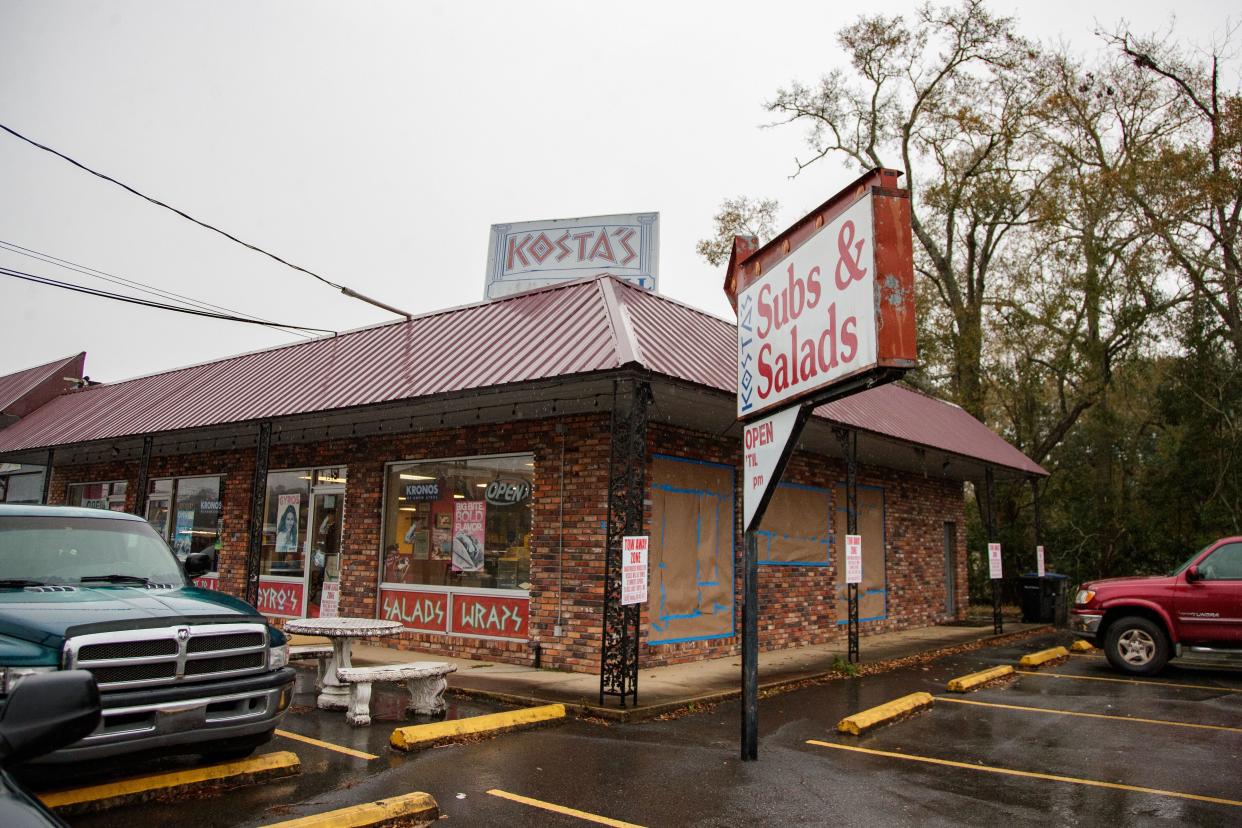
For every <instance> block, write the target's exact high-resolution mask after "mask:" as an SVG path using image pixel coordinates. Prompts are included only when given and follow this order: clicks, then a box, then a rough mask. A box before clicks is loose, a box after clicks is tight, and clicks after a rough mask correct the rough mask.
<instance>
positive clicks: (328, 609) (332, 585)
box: [319, 581, 341, 618]
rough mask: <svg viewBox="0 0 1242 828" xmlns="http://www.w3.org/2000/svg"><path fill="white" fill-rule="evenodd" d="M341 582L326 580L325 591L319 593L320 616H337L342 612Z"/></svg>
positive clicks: (324, 583)
mask: <svg viewBox="0 0 1242 828" xmlns="http://www.w3.org/2000/svg"><path fill="white" fill-rule="evenodd" d="M340 604H341V582H340V581H324V582H323V592H322V593H320V595H319V617H320V618H336V617H337V616H338V615H340V614H341V610H340Z"/></svg>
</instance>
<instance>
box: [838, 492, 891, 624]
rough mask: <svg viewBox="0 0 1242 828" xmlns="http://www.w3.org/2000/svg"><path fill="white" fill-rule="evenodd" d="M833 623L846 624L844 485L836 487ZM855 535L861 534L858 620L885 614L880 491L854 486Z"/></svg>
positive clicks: (886, 584) (880, 617)
mask: <svg viewBox="0 0 1242 828" xmlns="http://www.w3.org/2000/svg"><path fill="white" fill-rule="evenodd" d="M836 501H837V510H836V543H835V546H836V548H837V549H838V550H839V554H838V555H837V563H838V566H837V583H836V593H837V623H838V624H847V623H849V617H850V616H849V603H848V601H847V597H846V595H847V593H846V586H845V534H846V532H845V528H846V525H847V524H846V522H845V521H846V514H845V486H837V488H836ZM858 534H860V535H862V552H863V580H862V583H861V584H859V585H858V620H859V621H880V620H883V619H884V618H887V617H888V580H887V579H888V573H887V571H886V569H885V566H884V490H883V489H881V488H878V487H874V486H859V487H858Z"/></svg>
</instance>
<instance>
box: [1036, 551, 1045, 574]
mask: <svg viewBox="0 0 1242 828" xmlns="http://www.w3.org/2000/svg"><path fill="white" fill-rule="evenodd" d="M1035 568H1036V569H1037V570H1038V571H1039V577H1041V578H1042V577H1044V548H1043V547H1042V546H1037V547H1035Z"/></svg>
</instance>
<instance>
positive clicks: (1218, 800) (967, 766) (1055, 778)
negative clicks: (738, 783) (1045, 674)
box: [807, 739, 1242, 808]
mask: <svg viewBox="0 0 1242 828" xmlns="http://www.w3.org/2000/svg"><path fill="white" fill-rule="evenodd" d="M807 744H808V745H816V746H817V747H826V748H834V749H836V750H852V751H855V752H856V753H867V754H870V755H872V756H886V757H888V758H890V759H905V760H906V761H909V762H923V763H926V764H929V765H943V766H945V767H950V768H962V769H963V770H972V771H981V772H983V773H996V774H1000V775H1002V776H1022V777H1026V778H1028V779H1043V780H1046V781H1048V782H1067V783H1069V784H1071V785H1086V786H1087V787H1091V788H1108V789H1110V790H1114V791H1130V792H1132V793H1143V794H1153V795H1155V796H1171V797H1174V798H1176V799H1193V800H1194V801H1196V802H1211V803H1212V804H1214V805H1232V806H1234V807H1235V808H1242V801H1239V800H1236V799H1224V798H1222V797H1219V796H1203V795H1202V794H1192V793H1184V792H1182V791H1166V790H1162V789H1160V788H1144V787H1141V786H1138V785H1122V784H1121V783H1120V782H1102V781H1100V780H1099V779H1083V778H1081V777H1078V776H1061V775H1059V774H1053V773H1036V772H1035V771H1023V770H1014V769H1013V768H998V767H995V766H993V765H974V764H971V763H969V762H954V761H953V760H951V759H936V758H934V757H931V756H917V755H915V754H912V753H893V752H891V751H887V750H874V749H872V748H864V747H856V746H854V745H838V744H835V743H833V742H821V741H819V740H817V739H808V740H807Z"/></svg>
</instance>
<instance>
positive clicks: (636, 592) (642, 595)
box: [621, 535, 649, 605]
mask: <svg viewBox="0 0 1242 828" xmlns="http://www.w3.org/2000/svg"><path fill="white" fill-rule="evenodd" d="M648 545H649V540H648V538H647V536H646V535H625V536H624V537H622V538H621V603H622V604H623V605H624V604H641V603H643V602H644V601H646V600H647V548H648Z"/></svg>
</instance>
